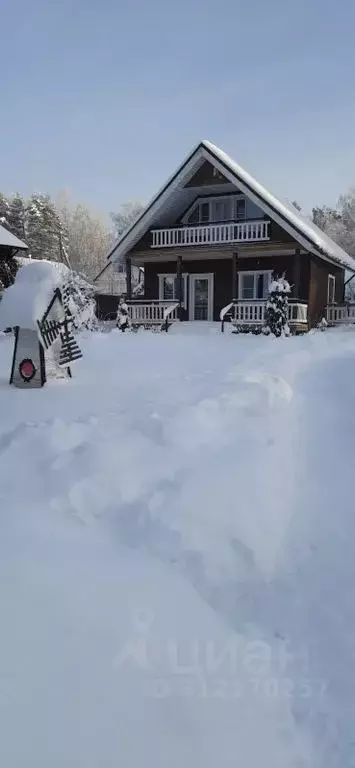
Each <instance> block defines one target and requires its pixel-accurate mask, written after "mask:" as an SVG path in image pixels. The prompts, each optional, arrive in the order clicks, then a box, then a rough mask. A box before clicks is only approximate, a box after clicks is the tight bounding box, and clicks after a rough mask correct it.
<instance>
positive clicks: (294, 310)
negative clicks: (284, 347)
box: [220, 299, 308, 330]
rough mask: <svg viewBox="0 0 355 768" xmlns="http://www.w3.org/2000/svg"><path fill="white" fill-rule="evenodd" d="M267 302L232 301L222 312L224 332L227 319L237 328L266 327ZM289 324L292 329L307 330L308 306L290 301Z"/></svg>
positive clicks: (261, 300)
mask: <svg viewBox="0 0 355 768" xmlns="http://www.w3.org/2000/svg"><path fill="white" fill-rule="evenodd" d="M265 309H266V301H265V300H264V299H260V300H255V301H245V300H242V299H241V300H240V301H231V303H230V304H227V306H226V307H224V308H223V309H222V310H221V313H220V319H221V322H222V330H224V323H225V320H226V319H227V317H229V318H230V320H231V323H232V324H233V325H234V326H236V327H237V328H243V327H244V328H246V327H250V328H258V327H261V326H263V325H264V320H265ZM288 322H289V324H290V327H291V328H292V326H299V327H300V328H302V327H304V329H305V330H306V329H307V325H308V304H304V303H303V302H299V301H292V300H291V301H289V305H288Z"/></svg>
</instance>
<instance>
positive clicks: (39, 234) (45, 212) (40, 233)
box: [26, 194, 61, 261]
mask: <svg viewBox="0 0 355 768" xmlns="http://www.w3.org/2000/svg"><path fill="white" fill-rule="evenodd" d="M26 230H27V242H28V245H29V247H30V252H31V256H32V257H33V258H34V259H49V260H51V261H60V256H61V251H60V238H59V233H58V214H57V211H56V209H55V206H54V203H53V202H52V200H51V198H50V197H49V195H42V194H40V195H38V194H34V195H32V196H31V197H30V199H29V201H28V204H27V210H26Z"/></svg>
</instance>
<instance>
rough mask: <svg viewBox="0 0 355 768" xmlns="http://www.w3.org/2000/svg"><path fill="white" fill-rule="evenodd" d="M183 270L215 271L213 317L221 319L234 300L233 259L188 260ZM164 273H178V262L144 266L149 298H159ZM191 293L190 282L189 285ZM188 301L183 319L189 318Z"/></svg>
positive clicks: (200, 272)
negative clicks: (220, 315)
mask: <svg viewBox="0 0 355 768" xmlns="http://www.w3.org/2000/svg"><path fill="white" fill-rule="evenodd" d="M182 271H183V273H187V274H202V273H210V272H213V275H214V292H213V317H214V320H219V313H220V311H221V309H222V308H223V307H224V306H225V305H226V304H228V302H229V301H231V300H232V259H220V260H218V261H217V260H212V259H209V260H207V261H187V262H184V261H183V263H182ZM160 273H162V274H164V273H167V274H171V273H172V274H176V264H175V262H172V261H167V262H159V264H158V263H157V262H155V263H154V264H146V265H145V268H144V291H145V293H144V295H145V297H146V298H147V299H157V298H158V297H159V278H158V275H159V274H160ZM187 293H189V284H188V285H187ZM188 309H189V306H188V301H187V310H186V311H185V312H184V315H183V320H187V319H188V316H189V315H188Z"/></svg>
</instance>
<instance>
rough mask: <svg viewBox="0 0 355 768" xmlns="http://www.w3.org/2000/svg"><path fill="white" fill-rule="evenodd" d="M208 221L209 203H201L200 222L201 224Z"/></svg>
mask: <svg viewBox="0 0 355 768" xmlns="http://www.w3.org/2000/svg"><path fill="white" fill-rule="evenodd" d="M208 221H210V204H209V203H201V204H200V222H201V224H206V223H207V222H208Z"/></svg>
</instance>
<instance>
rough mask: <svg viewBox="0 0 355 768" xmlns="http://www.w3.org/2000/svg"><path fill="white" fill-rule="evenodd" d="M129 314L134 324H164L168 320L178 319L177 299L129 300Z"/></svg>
mask: <svg viewBox="0 0 355 768" xmlns="http://www.w3.org/2000/svg"><path fill="white" fill-rule="evenodd" d="M127 306H128V316H129V319H130V321H131V323H132V325H163V324H164V323H166V322H167V320H168V321H169V322H170V321H173V320H177V319H178V308H179V302H177V301H174V302H172V301H139V300H137V301H132V302H127Z"/></svg>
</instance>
